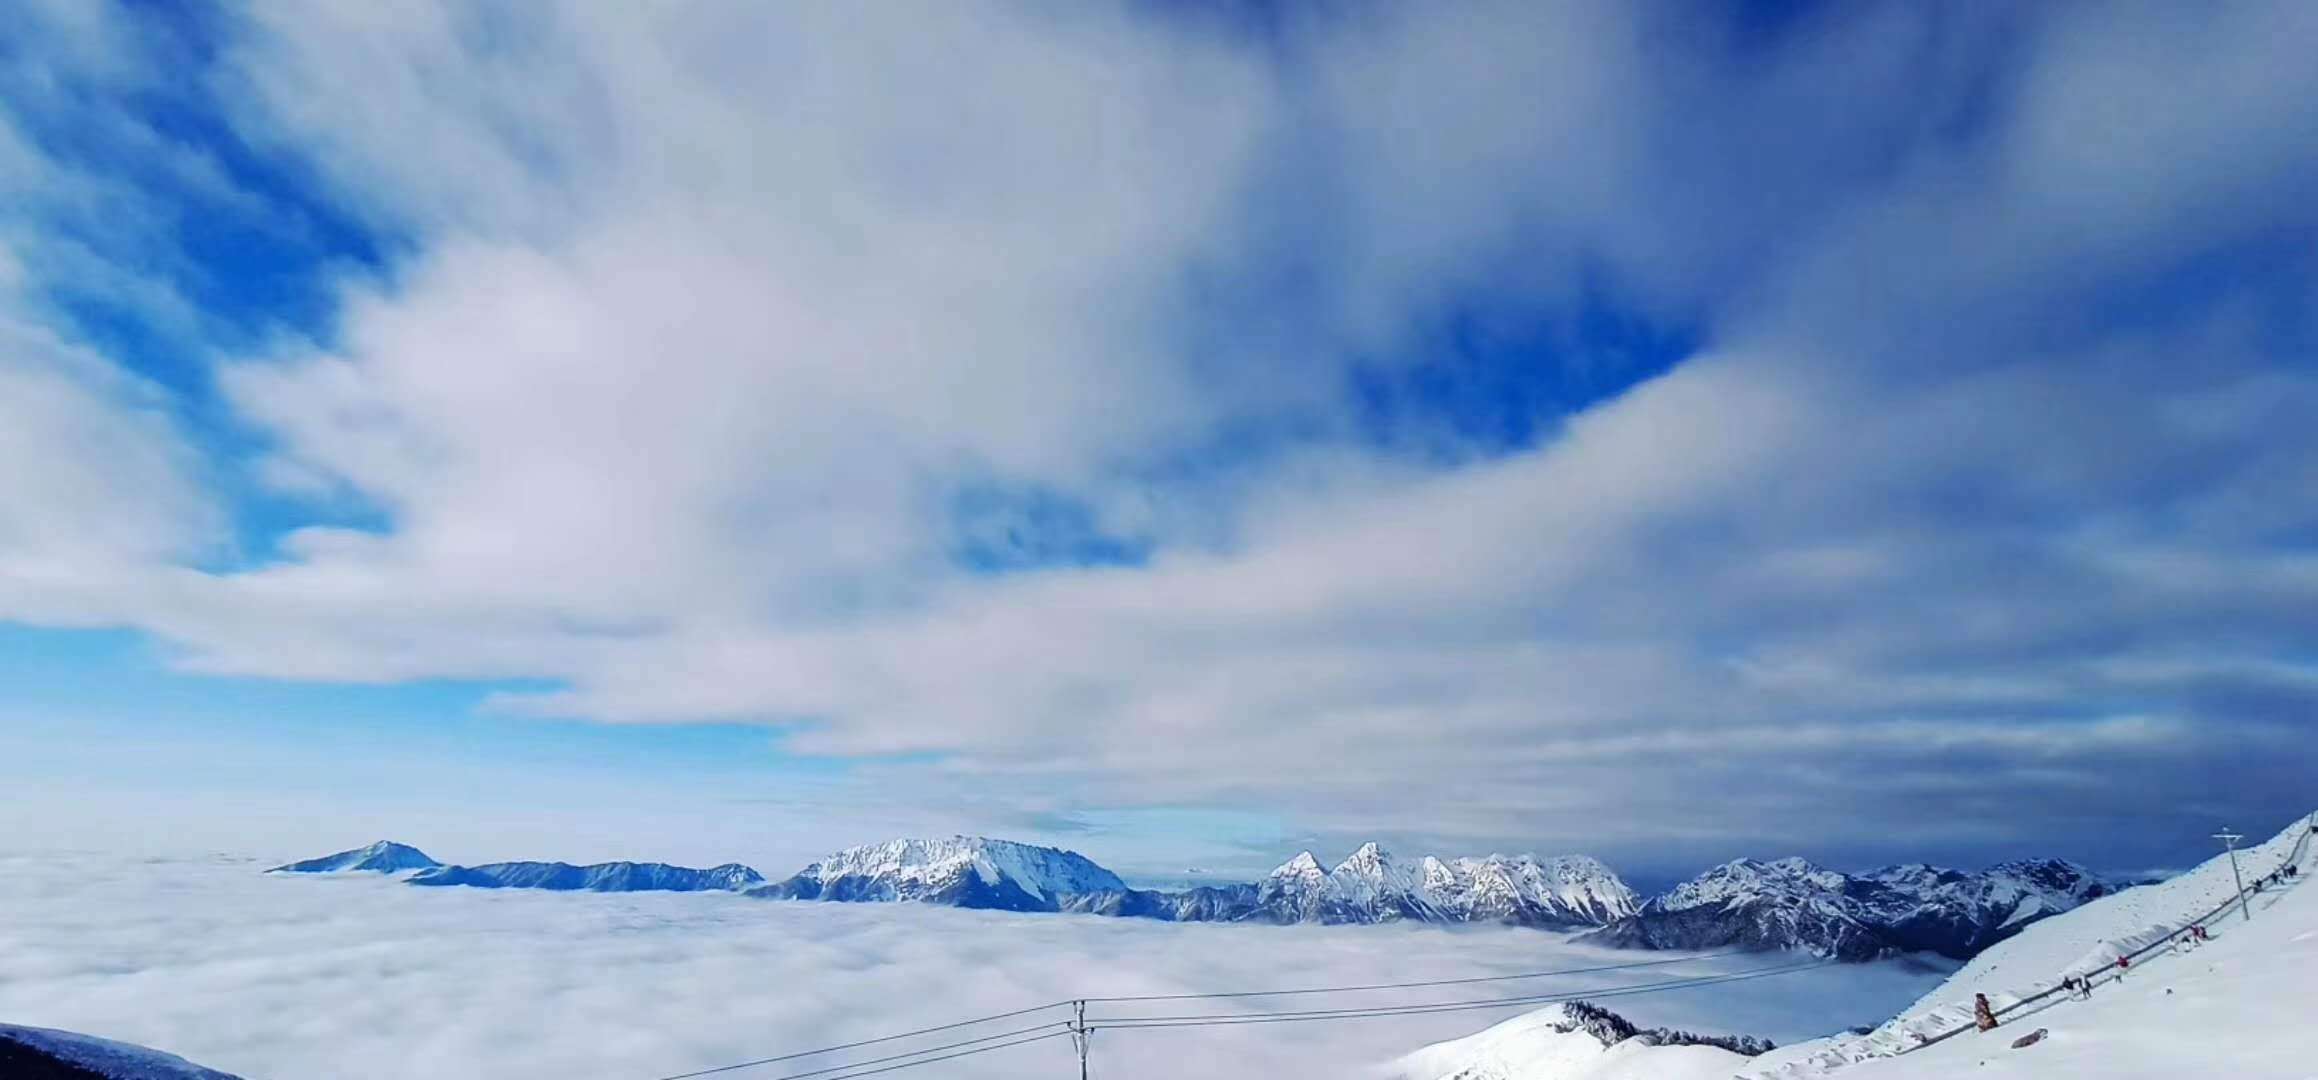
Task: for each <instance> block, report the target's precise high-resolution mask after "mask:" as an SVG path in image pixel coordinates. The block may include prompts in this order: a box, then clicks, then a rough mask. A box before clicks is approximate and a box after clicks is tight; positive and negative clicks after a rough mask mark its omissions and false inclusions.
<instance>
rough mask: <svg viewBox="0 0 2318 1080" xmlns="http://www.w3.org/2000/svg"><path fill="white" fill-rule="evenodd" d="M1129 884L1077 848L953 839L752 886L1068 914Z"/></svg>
mask: <svg viewBox="0 0 2318 1080" xmlns="http://www.w3.org/2000/svg"><path fill="white" fill-rule="evenodd" d="M1126 888H1127V883H1126V882H1124V881H1122V880H1120V879H1119V876H1118V875H1117V874H1114V873H1112V872H1110V871H1109V870H1105V869H1103V868H1102V867H1101V866H1098V865H1096V864H1095V862H1094V860H1092V859H1089V858H1087V857H1086V856H1084V855H1081V854H1079V853H1078V852H1075V851H1063V850H1061V849H1059V848H1049V847H1037V846H1035V845H1031V844H1018V843H1015V842H1013V841H1011V840H992V839H988V838H986V837H980V836H953V837H949V838H947V839H942V840H891V841H887V842H886V843H883V844H868V845H864V846H861V847H855V848H847V849H845V850H844V851H840V852H838V853H836V854H834V855H831V856H829V857H828V858H825V859H822V860H820V861H819V862H815V863H813V864H811V865H809V866H807V867H805V868H804V869H803V870H800V871H798V872H797V873H796V874H795V875H794V876H792V877H790V878H789V879H787V880H785V881H780V882H776V883H774V884H771V885H764V886H760V887H757V888H752V889H750V890H748V895H750V896H759V897H765V898H767V899H777V900H838V901H851V902H864V901H872V902H873V901H887V900H910V901H917V902H920V903H932V904H944V905H948V906H950V907H966V908H986V909H993V910H999V911H1061V910H1063V909H1064V905H1065V904H1066V903H1068V901H1069V900H1070V898H1072V897H1075V896H1081V895H1085V894H1088V893H1098V892H1117V891H1124V890H1125V889H1126Z"/></svg>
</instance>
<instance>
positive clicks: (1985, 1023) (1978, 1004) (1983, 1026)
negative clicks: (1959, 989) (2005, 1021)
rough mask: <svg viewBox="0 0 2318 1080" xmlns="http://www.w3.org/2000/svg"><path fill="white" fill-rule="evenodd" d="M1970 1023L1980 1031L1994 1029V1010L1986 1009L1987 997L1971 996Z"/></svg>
mask: <svg viewBox="0 0 2318 1080" xmlns="http://www.w3.org/2000/svg"><path fill="white" fill-rule="evenodd" d="M1972 1023H1973V1024H1974V1025H1976V1026H1978V1027H1979V1029H1980V1030H1982V1031H1994V1030H1995V1029H1996V1010H1994V1009H1991V1008H1989V1007H1988V995H1986V994H1974V995H1972Z"/></svg>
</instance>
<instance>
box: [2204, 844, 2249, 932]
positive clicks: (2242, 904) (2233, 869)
mask: <svg viewBox="0 0 2318 1080" xmlns="http://www.w3.org/2000/svg"><path fill="white" fill-rule="evenodd" d="M2213 838H2214V839H2216V840H2219V841H2221V846H2223V847H2225V848H2228V849H2229V876H2230V877H2231V878H2232V879H2233V880H2235V881H2236V882H2237V883H2238V913H2239V914H2241V915H2244V916H2245V917H2246V921H2247V922H2252V921H2254V909H2253V908H2252V907H2250V906H2248V905H2247V904H2246V878H2245V875H2244V874H2241V873H2239V872H2238V841H2240V840H2243V839H2245V837H2244V836H2243V835H2240V834H2238V833H2233V832H2231V831H2229V826H2227V825H2224V826H2222V827H2221V831H2220V832H2217V833H2215V834H2213Z"/></svg>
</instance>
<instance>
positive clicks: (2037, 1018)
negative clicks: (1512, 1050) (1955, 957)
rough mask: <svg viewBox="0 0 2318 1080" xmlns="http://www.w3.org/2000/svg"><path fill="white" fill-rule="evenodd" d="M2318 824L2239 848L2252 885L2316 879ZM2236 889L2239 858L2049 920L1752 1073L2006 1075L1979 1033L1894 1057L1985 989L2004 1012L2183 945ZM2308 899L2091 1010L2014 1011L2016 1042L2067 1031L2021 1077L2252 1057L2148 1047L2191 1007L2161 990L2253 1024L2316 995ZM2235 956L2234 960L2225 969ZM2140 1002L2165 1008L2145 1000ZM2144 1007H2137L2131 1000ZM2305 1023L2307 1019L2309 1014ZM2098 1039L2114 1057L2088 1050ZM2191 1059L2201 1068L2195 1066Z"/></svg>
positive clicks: (2112, 986)
mask: <svg viewBox="0 0 2318 1080" xmlns="http://www.w3.org/2000/svg"><path fill="white" fill-rule="evenodd" d="M2311 820H2313V819H2300V820H2297V821H2296V822H2295V823H2294V824H2292V825H2290V826H2288V827H2287V828H2286V829H2285V830H2284V831H2282V832H2280V833H2278V834H2277V835H2276V836H2275V837H2273V838H2272V839H2271V840H2269V841H2268V842H2266V843H2263V844H2261V845H2259V846H2257V847H2254V848H2252V849H2249V850H2245V851H2241V852H2240V853H2239V855H2238V858H2239V860H2240V862H2241V865H2242V866H2243V867H2244V871H2245V876H2246V879H2247V880H2248V881H2249V882H2250V881H2252V880H2254V879H2255V878H2258V877H2261V876H2264V875H2267V874H2269V873H2271V872H2273V871H2275V870H2277V869H2279V868H2280V867H2281V866H2284V865H2285V864H2286V862H2287V860H2288V859H2289V858H2290V857H2291V858H2297V859H2299V860H2300V862H2299V865H2300V866H2301V868H2302V873H2303V875H2304V876H2305V877H2307V876H2308V874H2309V873H2310V872H2311V871H2312V870H2313V869H2318V859H2314V858H2313V857H2312V850H2313V845H2311V844H2310V843H2308V839H2309V838H2308V836H2307V833H2308V831H2309V824H2310V821H2311ZM2236 890H2237V885H2236V880H2235V877H2234V876H2233V875H2232V874H2231V872H2230V861H2229V858H2228V856H2226V855H2216V856H2215V857H2213V858H2212V859H2209V860H2207V861H2206V862H2204V863H2202V864H2200V865H2199V866H2197V867H2196V868H2195V869H2193V870H2190V871H2189V872H2187V873H2184V874H2181V875H2179V876H2177V877H2174V878H2172V879H2170V880H2167V881H2164V882H2160V883H2157V884H2154V885H2145V886H2141V887H2138V888H2134V889H2128V890H2126V891H2124V892H2122V893H2117V894H2115V895H2112V896H2108V897H2104V898H2101V899H2098V900H2095V901H2092V902H2091V903H2087V904H2085V905H2083V906H2081V907H2079V908H2077V909H2075V910H2074V911H2071V912H2068V913H2066V914H2063V915H2058V916H2055V917H2053V918H2050V919H2046V920H2044V921H2041V922H2038V923H2036V924H2035V925H2033V926H2030V927H2029V928H2027V929H2026V930H2024V931H2022V932H2021V933H2020V934H2019V935H2018V936H2016V937H2013V938H2010V939H2008V940H2006V941H2003V942H2001V943H1999V944H1997V945H1995V946H1994V947H1992V948H1990V949H1989V950H1988V951H1986V952H1984V953H1982V954H1980V955H1979V956H1977V957H1975V958H1974V959H1973V960H1972V961H1971V962H1970V963H1967V964H1966V965H1965V966H1964V967H1962V968H1961V969H1959V970H1958V971H1957V972H1956V974H1955V975H1954V976H1952V977H1950V978H1949V979H1948V980H1947V981H1946V982H1944V983H1942V984H1941V985H1940V987H1939V988H1938V989H1936V990H1934V991H1932V992H1931V993H1929V994H1926V995H1924V997H1923V998H1921V999H1919V1000H1918V1001H1917V1002H1916V1003H1915V1004H1913V1005H1911V1006H1910V1007H1908V1008H1907V1009H1906V1010H1903V1011H1902V1012H1901V1013H1900V1014H1899V1015H1898V1016H1895V1017H1893V1018H1892V1019H1891V1020H1890V1021H1888V1022H1886V1023H1885V1024H1884V1025H1882V1026H1881V1027H1878V1028H1877V1029H1876V1030H1875V1031H1873V1032H1871V1033H1869V1034H1867V1035H1864V1036H1846V1037H1838V1038H1832V1039H1823V1040H1819V1041H1817V1042H1816V1043H1813V1044H1809V1045H1805V1046H1790V1047H1786V1048H1783V1049H1782V1050H1781V1051H1779V1052H1777V1053H1775V1054H1772V1055H1767V1056H1766V1057H1765V1058H1763V1059H1761V1060H1760V1061H1758V1062H1757V1063H1756V1067H1755V1068H1754V1069H1753V1070H1751V1071H1750V1073H1749V1075H1750V1076H1759V1077H1764V1078H1775V1080H1803V1078H1817V1077H1823V1076H1828V1075H1831V1074H1840V1075H1841V1077H1842V1078H1843V1080H1851V1078H1852V1077H1854V1076H1856V1077H1859V1078H1860V1080H1882V1078H1884V1077H1903V1076H1904V1077H1914V1076H1940V1075H1953V1071H1954V1070H1956V1069H1958V1068H1960V1067H1970V1068H1973V1069H1974V1070H1976V1071H1975V1075H2001V1074H1999V1073H1981V1072H1978V1071H1977V1070H1979V1069H1980V1068H1981V1066H1982V1064H1985V1062H1983V1061H1981V1060H1980V1059H1981V1058H1985V1057H1986V1056H1987V1055H1988V1053H1989V1050H1990V1046H1991V1044H1992V1043H1994V1042H1995V1040H1993V1039H1989V1038H1984V1037H1981V1036H1979V1035H1976V1034H1966V1035H1962V1036H1958V1037H1955V1038H1951V1039H1948V1040H1946V1041H1945V1042H1941V1043H1938V1044H1935V1045H1932V1046H1929V1047H1925V1048H1923V1049H1920V1050H1913V1051H1911V1052H1908V1053H1904V1054H1898V1055H1897V1056H1893V1055H1894V1054H1895V1053H1896V1052H1898V1051H1900V1050H1902V1049H1904V1048H1907V1047H1911V1046H1913V1045H1914V1044H1915V1043H1916V1041H1917V1037H1918V1036H1928V1035H1935V1034H1938V1033H1942V1032H1946V1031H1950V1030H1954V1029H1956V1028H1958V1027H1960V1026H1962V1025H1965V1024H1968V1023H1969V1022H1970V1020H1971V1016H1972V1011H1971V1010H1972V1005H1971V1003H1972V996H1973V995H1974V994H1976V993H1985V994H1987V995H1988V999H1989V1001H1990V1002H1991V1003H1992V1004H1993V1005H1994V1006H1995V1007H1996V1008H1997V1009H1998V1010H1999V1012H2000V1013H2001V1012H2002V1010H2004V1009H2006V1008H2007V1007H2009V1006H2011V1005H2013V1004H2014V1003H2017V1002H2020V1001H2021V1000H2023V999H2025V998H2028V997H2029V996H2031V995H2033V994H2035V993H2037V992H2038V991H2041V990H2044V989H2047V988H2049V987H2052V986H2054V985H2056V984H2057V983H2058V982H2059V981H2060V980H2061V979H2062V978H2064V977H2066V976H2071V975H2083V974H2089V973H2096V972H2097V973H2103V974H2107V973H2111V972H2113V971H2114V970H2115V963H2116V959H2117V957H2118V956H2120V955H2124V954H2128V953H2132V952H2134V951H2136V950H2138V949H2140V948H2142V947H2143V946H2146V945H2150V944H2152V943H2157V942H2163V941H2165V940H2167V939H2168V938H2171V937H2174V936H2175V935H2177V934H2178V932H2179V930H2180V929H2181V927H2182V926H2183V925H2184V924H2185V923H2186V922H2187V921H2188V920H2190V919H2192V918H2196V917H2198V916H2201V915H2203V914H2205V913H2207V912H2209V911H2211V910H2212V909H2213V908H2214V907H2215V906H2216V905H2217V904H2220V903H2221V902H2222V901H2223V900H2225V899H2227V898H2228V897H2229V896H2230V895H2231V894H2232V893H2234V892H2236ZM2302 892H2305V890H2302V889H2301V888H2300V887H2299V885H2298V884H2296V885H2289V886H2286V887H2284V888H2282V889H2273V890H2272V891H2271V892H2268V893H2265V894H2262V895H2260V896H2257V897H2256V898H2255V900H2254V903H2253V904H2252V905H2251V906H2252V907H2253V909H2254V910H2255V911H2256V912H2257V918H2256V919H2255V921H2253V922H2251V923H2245V922H2243V921H2242V920H2243V916H2242V915H2241V914H2240V913H2239V912H2238V910H2237V908H2236V907H2235V906H2233V907H2231V908H2230V910H2228V911H2226V912H2223V913H2222V914H2221V915H2219V916H2218V917H2216V918H2215V919H2214V920H2213V921H2212V922H2211V923H2210V924H2208V925H2207V929H2208V930H2209V932H2210V933H2211V935H2212V938H2213V940H2212V942H2211V943H2209V944H2207V945H2205V946H2203V947H2202V948H2198V949H2196V950H2194V951H2188V952H2185V953H2184V952H2178V951H2158V952H2154V953H2151V954H2149V955H2147V956H2144V957H2142V958H2141V959H2140V960H2138V961H2135V962H2134V964H2133V966H2132V968H2130V969H2129V970H2128V971H2127V973H2126V975H2125V977H2124V978H2123V979H2122V980H2120V981H2117V982H2114V983H2110V982H2105V981H2104V982H2103V983H2101V984H2099V985H2098V986H2097V987H2096V989H2095V991H2094V994H2093V998H2092V1000H2091V1001H2089V1002H2078V1001H2075V1000H2072V999H2071V998H2069V997H2068V996H2067V995H2055V996H2052V997H2047V998H2045V999H2043V1000H2041V1001H2039V1002H2036V1003H2034V1004H2032V1005H2029V1006H2027V1007H2025V1008H2023V1009H2022V1010H2020V1013H2019V1014H2006V1015H2005V1017H2004V1023H2003V1026H2002V1027H2000V1028H1999V1029H1998V1030H1999V1031H2002V1032H2007V1033H2009V1034H2011V1035H2013V1036H2017V1035H2020V1034H2025V1033H2026V1032H2028V1031H2031V1030H2034V1029H2035V1028H2036V1027H2048V1028H2051V1030H2052V1031H2053V1032H2054V1033H2055V1035H2056V1036H2059V1035H2061V1034H2063V1033H2064V1032H2065V1033H2067V1038H2066V1039H2060V1040H2057V1041H2055V1040H2047V1041H2045V1042H2040V1043H2039V1044H2038V1045H2037V1046H2036V1047H2034V1048H2031V1049H2033V1050H2036V1051H2041V1052H2040V1053H2037V1054H2034V1055H2029V1056H2027V1057H2024V1058H2023V1059H2022V1060H2025V1061H2027V1062H2029V1063H2030V1065H2031V1066H2032V1068H2030V1070H2029V1071H2027V1072H2021V1073H2018V1074H2017V1075H2069V1074H2070V1073H2069V1072H2068V1071H2067V1070H2065V1069H2062V1068H2061V1067H2060V1066H2059V1060H2060V1059H2064V1058H2066V1059H2068V1060H2077V1059H2078V1058H2077V1056H2076V1055H2078V1054H2079V1053H2082V1054H2089V1055H2091V1059H2099V1060H2100V1061H2101V1063H2102V1064H2101V1067H2100V1068H2099V1069H2088V1070H2086V1074H2097V1075H2101V1076H2104V1077H2115V1076H2150V1077H2160V1076H2163V1077H2177V1076H2185V1075H2212V1074H2214V1072H2215V1071H2216V1063H2236V1062H2240V1061H2242V1060H2247V1059H2245V1058H2241V1057H2240V1056H2239V1054H2238V1053H2237V1052H2236V1051H2234V1050H2232V1049H2230V1048H2229V1047H2228V1045H2227V1044H2221V1043H2215V1042H2213V1041H2211V1040H2208V1039H2206V1038H2204V1037H2203V1034H2204V1033H2202V1032H2200V1033H2198V1034H2199V1036H2200V1037H2198V1038H2196V1039H2193V1040H2191V1039H2184V1040H2182V1042H2183V1043H2184V1045H2188V1044H2192V1043H2193V1044H2194V1045H2196V1046H2198V1047H2200V1048H2201V1049H2200V1050H2198V1051H2197V1053H2198V1054H2203V1055H2205V1056H2204V1057H2202V1058H2198V1057H2197V1056H2196V1054H2189V1053H2187V1052H2186V1051H2179V1052H2177V1051H2172V1050H2168V1051H2165V1052H2162V1053H2155V1052H2153V1051H2149V1050H2148V1047H2149V1046H2155V1045H2158V1044H2164V1043H2165V1042H2166V1038H2167V1036H2166V1035H2165V1034H2164V1032H2165V1031H2166V1030H2167V1029H2168V1028H2178V1027H2179V1024H2178V1022H2177V1021H2171V1020H2167V1019H2166V1018H2165V1017H2164V1016H2163V1013H2164V1011H2165V1010H2167V1009H2170V1008H2175V1007H2185V1006H2186V1005H2187V1004H2188V1001H2189V999H2188V998H2186V997H2183V996H2182V995H2181V994H2178V993H2176V994H2167V993H2164V992H2163V991H2164V990H2165V989H2166V988H2174V989H2177V990H2178V989H2181V988H2182V987H2183V986H2184V984H2190V985H2194V986H2196V987H2197V992H2198V994H2200V995H2202V997H2201V998H2200V1000H2201V1001H2204V1000H2208V999H2213V1000H2219V999H2232V1000H2236V1001H2238V1005H2239V1006H2242V1008H2243V1010H2244V1012H2245V1013H2246V1014H2247V1015H2248V1016H2253V1015H2257V1014H2259V1015H2274V1010H2271V1009H2269V1008H2268V1006H2267V1005H2266V1004H2265V1003H2266V1002H2267V1001H2268V1000H2269V999H2271V998H2275V997H2278V996H2281V995H2282V996H2284V997H2285V998H2287V999H2288V1000H2295V999H2296V998H2297V997H2300V998H2302V999H2307V996H2308V994H2309V992H2310V991H2311V990H2312V989H2318V980H2313V979H2312V978H2311V977H2310V975H2308V974H2306V973H2307V972H2309V971H2311V970H2312V968H2311V967H2310V965H2311V964H2312V963H2314V962H2318V955H2313V954H2312V952H2311V949H2312V946H2311V942H2313V941H2318V894H2311V895H2299V896H2298V895H2295V894H2297V893H2302ZM2265 909H2266V910H2267V911H2269V912H2270V913H2271V914H2270V915H2269V917H2262V916H2261V913H2262V912H2263V911H2264V910H2265ZM2263 943H2266V944H2263ZM2261 950H2269V951H2267V952H2261ZM2256 952H2260V953H2261V955H2260V957H2259V959H2258V960H2257V959H2256V957H2255V956H2254V955H2253V954H2254V953H2256ZM2289 955H2298V956H2299V957H2300V961H2299V964H2300V966H2299V967H2295V966H2293V965H2290V964H2289V965H2284V966H2281V965H2279V964H2278V963H2276V960H2277V958H2278V957H2280V956H2289ZM2225 959H2228V960H2230V961H2231V962H2230V963H2228V964H2223V963H2221V961H2223V960H2225ZM2232 972H2236V973H2243V974H2244V975H2245V977H2244V978H2242V979H2241V978H2238V977H2236V976H2235V975H2231V976H2230V977H2228V978H2223V977H2221V976H2223V975H2228V974H2230V973H2232ZM2257 973H2258V974H2257ZM2142 998H2157V999H2164V1000H2157V1001H2140V999H2142ZM2136 1001H2140V1004H2138V1005H2133V1004H2130V1003H2132V1002H2136ZM2294 1022H2295V1023H2296V1024H2303V1023H2306V1021H2305V1020H2303V1019H2301V1018H2299V1017H2297V1018H2296V1020H2295V1021H2294ZM2135 1024H2154V1025H2158V1028H2157V1031H2158V1034H2154V1035H2153V1034H2151V1033H2149V1032H2144V1031H2138V1030H2134V1028H2133V1026H2132V1025H2135ZM2233 1024H2234V1022H2233ZM2112 1025H2115V1026H2112ZM2244 1034H2245V1037H2246V1038H2247V1039H2248V1040H2249V1041H2251V1042H2263V1041H2264V1040H2272V1038H2273V1037H2272V1036H2268V1035H2263V1034H2261V1033H2258V1032H2250V1031H2249V1032H2246V1033H2244ZM2273 1041H2274V1040H2273ZM2304 1042H2305V1043H2306V1042H2307V1040H2306V1039H2305V1040H2304ZM2009 1043H2010V1040H2009V1039H2006V1040H2004V1042H2003V1044H2002V1045H2004V1046H2007V1047H2008V1046H2009ZM2094 1044H2098V1045H2100V1046H2105V1047H2107V1049H2106V1050H2095V1049H2087V1047H2090V1046H2092V1045H2094ZM2068 1045H2075V1046H2077V1047H2078V1048H2079V1050H2075V1051H2067V1052H2063V1050H2062V1048H2063V1047H2064V1046H2068ZM2125 1046H2132V1047H2135V1049H2134V1050H2133V1051H2132V1052H2131V1053H2130V1054H2127V1053H2124V1052H2123V1051H2122V1050H2121V1048H2122V1047H2125ZM2024 1053H2025V1052H2024ZM1975 1055H1977V1056H1975ZM2185 1055H2186V1056H2185ZM1966 1059H1969V1060H1966ZM2087 1060H2090V1059H2087ZM2191 1060H2199V1061H2202V1062H2203V1064H2202V1065H2200V1066H2199V1067H2197V1068H2188V1067H2187V1063H2188V1062H2189V1061H2191ZM2157 1061H2169V1062H2172V1063H2174V1064H2173V1066H2169V1067H2173V1068H2176V1069H2177V1070H2179V1071H2174V1072H2167V1071H2165V1070H2164V1069H2163V1068H2159V1067H2158V1066H2156V1065H2155V1064H2153V1063H2154V1062H2157ZM1943 1070H1948V1071H1943ZM2221 1071H2225V1072H2228V1073H2229V1074H2230V1075H2239V1076H2269V1075H2296V1076H2306V1075H2310V1069H2309V1068H2308V1067H2307V1066H2305V1067H2303V1068H2302V1069H2300V1070H2298V1071H2290V1072H2277V1073H2272V1072H2261V1071H2253V1070H2246V1069H2240V1068H2236V1067H2234V1066H2233V1067H2232V1068H2230V1069H2226V1070H2221Z"/></svg>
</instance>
